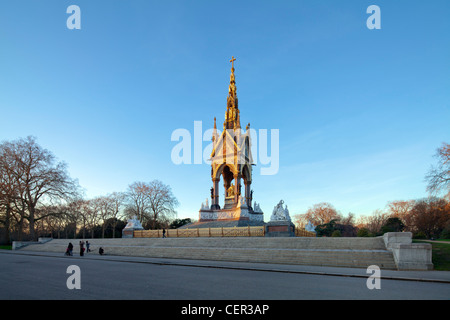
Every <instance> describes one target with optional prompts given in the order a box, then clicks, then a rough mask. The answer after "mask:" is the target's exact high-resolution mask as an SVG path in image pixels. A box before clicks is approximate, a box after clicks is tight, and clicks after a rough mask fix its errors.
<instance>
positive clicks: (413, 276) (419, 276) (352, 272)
mask: <svg viewBox="0 0 450 320" xmlns="http://www.w3.org/2000/svg"><path fill="white" fill-rule="evenodd" d="M1 254H18V255H38V256H49V257H61V258H66V259H96V260H111V261H121V262H128V263H149V264H158V265H179V266H189V267H200V268H224V269H237V270H259V271H265V272H285V273H301V274H312V275H324V276H340V277H359V278H362V277H363V278H367V277H369V276H370V275H372V273H367V269H364V268H342V267H320V266H305V265H287V264H268V263H247V262H229V261H210V260H186V259H166V258H145V257H130V256H112V255H103V256H100V255H99V254H97V253H93V252H92V253H88V254H85V255H84V256H83V257H80V256H79V255H78V254H76V253H75V254H74V255H73V256H72V257H67V256H64V254H61V253H53V252H36V251H21V250H20V251H10V250H0V257H1ZM381 278H382V279H392V280H405V281H422V282H438V283H448V284H450V271H396V270H383V269H382V270H381Z"/></svg>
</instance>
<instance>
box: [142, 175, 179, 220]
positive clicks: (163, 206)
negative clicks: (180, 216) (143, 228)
mask: <svg viewBox="0 0 450 320" xmlns="http://www.w3.org/2000/svg"><path fill="white" fill-rule="evenodd" d="M149 186H150V190H149V194H148V197H149V200H150V214H151V221H152V228H153V229H155V228H156V222H157V221H158V220H169V219H171V218H174V217H176V214H177V213H176V211H175V207H177V206H178V200H177V199H176V198H175V196H174V195H173V194H172V190H171V188H170V187H169V186H168V185H165V184H164V183H162V182H161V181H159V180H153V181H152V182H150V185H149Z"/></svg>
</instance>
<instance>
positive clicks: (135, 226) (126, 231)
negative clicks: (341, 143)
mask: <svg viewBox="0 0 450 320" xmlns="http://www.w3.org/2000/svg"><path fill="white" fill-rule="evenodd" d="M134 230H144V228H143V227H142V225H141V222H140V221H139V220H138V219H137V217H136V216H134V217H133V218H132V219H128V223H127V225H126V226H125V228H123V229H122V238H133V237H134Z"/></svg>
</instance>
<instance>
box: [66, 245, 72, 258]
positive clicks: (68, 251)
mask: <svg viewBox="0 0 450 320" xmlns="http://www.w3.org/2000/svg"><path fill="white" fill-rule="evenodd" d="M72 250H73V244H72V242H69V245H68V246H67V250H66V256H72V255H73V253H72Z"/></svg>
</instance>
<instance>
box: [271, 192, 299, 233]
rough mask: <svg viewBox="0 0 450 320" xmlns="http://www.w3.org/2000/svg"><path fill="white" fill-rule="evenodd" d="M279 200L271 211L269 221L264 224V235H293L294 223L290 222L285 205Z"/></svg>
mask: <svg viewBox="0 0 450 320" xmlns="http://www.w3.org/2000/svg"><path fill="white" fill-rule="evenodd" d="M283 204H284V201H283V200H281V201H280V202H279V203H278V204H277V205H276V206H275V207H274V208H273V211H272V216H271V217H270V221H269V222H268V223H266V226H265V228H266V229H265V231H266V232H265V236H266V237H295V225H294V224H293V223H292V222H291V217H290V216H289V210H288V208H287V206H286V207H285V208H283Z"/></svg>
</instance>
